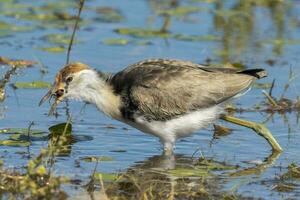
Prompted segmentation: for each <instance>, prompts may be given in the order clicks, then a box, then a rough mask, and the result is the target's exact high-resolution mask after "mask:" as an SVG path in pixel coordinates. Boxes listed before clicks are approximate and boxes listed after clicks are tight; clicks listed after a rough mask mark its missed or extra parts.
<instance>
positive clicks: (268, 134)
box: [220, 115, 282, 152]
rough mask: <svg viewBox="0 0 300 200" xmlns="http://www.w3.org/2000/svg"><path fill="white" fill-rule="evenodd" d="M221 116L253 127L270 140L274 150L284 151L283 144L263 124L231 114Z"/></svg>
mask: <svg viewBox="0 0 300 200" xmlns="http://www.w3.org/2000/svg"><path fill="white" fill-rule="evenodd" d="M220 118H221V119H223V120H225V121H227V122H231V123H233V124H237V125H240V126H244V127H247V128H251V129H252V130H254V131H255V132H256V133H257V134H258V135H260V136H262V137H263V138H265V139H266V140H267V141H268V143H269V144H270V145H271V146H272V149H273V151H275V152H282V148H281V146H280V145H279V144H278V142H277V141H276V139H275V138H274V137H273V135H272V133H271V132H270V131H269V130H268V129H267V128H266V127H265V126H264V125H263V124H260V123H255V122H251V121H247V120H244V119H239V118H236V117H233V116H229V115H223V116H221V117H220Z"/></svg>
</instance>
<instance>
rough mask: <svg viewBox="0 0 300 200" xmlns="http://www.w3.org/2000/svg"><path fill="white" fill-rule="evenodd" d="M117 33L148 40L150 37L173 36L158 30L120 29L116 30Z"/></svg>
mask: <svg viewBox="0 0 300 200" xmlns="http://www.w3.org/2000/svg"><path fill="white" fill-rule="evenodd" d="M115 32H116V33H118V34H121V35H130V36H133V37H141V38H148V37H162V38H168V37H170V36H171V34H170V33H168V32H164V31H161V30H158V29H142V28H118V29H115Z"/></svg>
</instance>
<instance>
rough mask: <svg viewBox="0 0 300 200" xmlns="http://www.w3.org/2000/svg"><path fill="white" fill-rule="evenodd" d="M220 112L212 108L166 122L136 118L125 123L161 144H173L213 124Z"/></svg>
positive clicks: (216, 107) (218, 108) (218, 109)
mask: <svg viewBox="0 0 300 200" xmlns="http://www.w3.org/2000/svg"><path fill="white" fill-rule="evenodd" d="M222 110H223V109H221V107H219V106H214V107H210V108H206V109H201V110H197V111H193V112H191V113H189V114H185V115H182V116H180V117H177V118H174V119H171V120H167V121H147V120H146V119H145V118H144V117H143V116H138V117H136V118H135V122H126V123H128V124H129V125H131V126H133V127H135V128H137V129H139V130H141V131H143V132H146V133H149V134H151V135H154V136H157V137H159V138H160V139H161V140H162V141H163V142H175V140H176V139H177V138H181V137H187V136H189V135H191V133H193V132H194V131H196V130H198V129H201V128H204V127H206V126H207V125H209V124H210V123H212V122H214V121H215V120H216V119H217V118H218V116H219V115H220V114H221V113H222Z"/></svg>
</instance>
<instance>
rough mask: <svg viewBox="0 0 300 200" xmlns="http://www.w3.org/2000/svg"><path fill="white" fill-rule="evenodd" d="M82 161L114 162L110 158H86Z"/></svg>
mask: <svg viewBox="0 0 300 200" xmlns="http://www.w3.org/2000/svg"><path fill="white" fill-rule="evenodd" d="M81 160H83V161H85V162H97V161H98V162H110V161H114V159H113V158H112V157H109V156H86V157H83V158H81Z"/></svg>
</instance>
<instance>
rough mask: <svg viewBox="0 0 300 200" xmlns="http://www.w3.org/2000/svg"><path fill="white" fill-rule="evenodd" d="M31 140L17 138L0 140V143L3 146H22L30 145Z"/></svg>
mask: <svg viewBox="0 0 300 200" xmlns="http://www.w3.org/2000/svg"><path fill="white" fill-rule="evenodd" d="M30 144H31V143H30V142H29V141H16V140H0V145H2V146H20V147H28V146H30Z"/></svg>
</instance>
